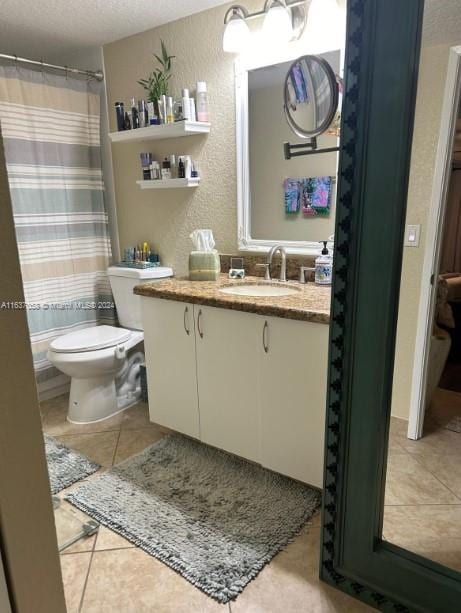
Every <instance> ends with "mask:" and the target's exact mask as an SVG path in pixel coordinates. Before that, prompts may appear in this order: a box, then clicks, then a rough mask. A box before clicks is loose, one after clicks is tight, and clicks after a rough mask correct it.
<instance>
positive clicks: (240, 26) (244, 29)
mask: <svg viewBox="0 0 461 613" xmlns="http://www.w3.org/2000/svg"><path fill="white" fill-rule="evenodd" d="M249 39H250V29H249V27H248V25H247V23H246V21H245V19H244V18H243V17H242V15H239V14H238V13H233V15H232V16H231V18H230V19H229V21H228V22H227V23H226V27H225V28H224V36H223V41H222V47H223V50H224V51H226V52H227V53H240V52H241V51H243V50H244V49H245V47H246V46H247V45H248V42H249Z"/></svg>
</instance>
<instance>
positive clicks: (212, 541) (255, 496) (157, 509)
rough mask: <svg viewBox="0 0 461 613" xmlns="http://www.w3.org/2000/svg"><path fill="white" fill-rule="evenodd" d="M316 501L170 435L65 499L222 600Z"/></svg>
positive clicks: (286, 482) (313, 493)
mask: <svg viewBox="0 0 461 613" xmlns="http://www.w3.org/2000/svg"><path fill="white" fill-rule="evenodd" d="M320 498H321V496H320V493H319V492H318V491H317V490H314V489H312V488H310V487H308V486H306V485H303V484H301V483H298V482H297V481H293V480H292V479H289V478H288V477H283V476H281V475H277V474H275V473H272V472H270V471H268V470H265V469H264V468H262V467H260V466H258V465H255V464H251V463H249V462H246V461H245V460H242V459H240V458H236V457H235V456H232V455H230V454H227V453H225V452H223V451H219V450H217V449H214V448H211V447H208V446H206V445H204V444H201V443H198V442H196V441H193V440H191V439H188V438H186V437H183V436H180V435H176V434H173V435H170V436H167V437H165V438H163V439H162V440H160V441H159V442H157V443H155V444H154V445H152V446H151V447H148V448H147V449H145V450H144V451H143V452H142V453H140V454H139V455H137V456H133V457H132V458H129V459H128V460H126V461H125V462H123V463H121V464H119V465H118V466H115V467H113V468H111V469H110V470H108V471H107V472H105V473H104V474H102V475H101V476H97V477H95V478H94V479H91V480H90V481H88V482H86V483H84V484H82V485H81V487H79V488H77V489H76V490H74V491H72V492H71V493H69V494H68V495H67V496H66V499H67V500H69V502H71V503H72V504H74V505H75V506H76V507H78V508H79V509H81V510H82V511H84V512H85V513H87V514H88V515H90V516H91V517H93V518H95V519H96V520H97V521H99V522H100V523H102V524H104V525H106V526H108V527H109V528H111V529H112V530H114V531H115V532H118V533H119V534H121V535H122V536H124V537H125V538H127V539H128V540H130V541H131V542H132V543H134V544H135V545H137V546H139V547H140V548H141V549H143V550H144V551H146V552H147V553H149V554H151V555H153V556H155V557H156V558H158V559H159V560H161V561H162V562H164V563H165V564H167V565H168V566H170V567H171V568H173V569H174V570H176V571H177V572H178V573H180V574H181V575H182V576H183V577H184V578H185V579H187V580H188V581H190V582H191V583H192V584H193V585H195V586H196V587H198V588H200V589H201V590H203V591H204V592H205V593H206V594H208V595H209V596H212V597H213V598H215V599H216V600H218V601H219V602H222V603H225V602H228V601H229V600H231V599H233V598H235V597H236V596H237V595H238V594H239V593H240V592H241V591H242V590H243V588H244V587H245V586H246V585H247V583H248V582H249V581H251V579H253V578H254V577H255V576H256V575H257V574H258V573H259V571H260V570H261V569H262V568H263V567H264V566H265V565H266V564H267V563H268V562H270V560H271V559H272V558H273V557H274V555H275V554H276V553H278V552H279V551H280V550H281V549H283V548H284V547H285V546H286V545H287V544H288V543H289V542H290V541H291V540H292V538H293V537H294V536H295V535H296V534H297V533H298V532H299V530H300V529H301V528H302V526H303V525H304V524H305V523H306V521H308V520H309V519H310V518H311V517H312V515H313V514H314V512H315V511H316V510H317V509H318V508H319V506H320Z"/></svg>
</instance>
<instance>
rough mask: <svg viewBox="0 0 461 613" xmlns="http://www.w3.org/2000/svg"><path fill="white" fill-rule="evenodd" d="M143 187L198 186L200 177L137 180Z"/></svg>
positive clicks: (171, 187)
mask: <svg viewBox="0 0 461 613" xmlns="http://www.w3.org/2000/svg"><path fill="white" fill-rule="evenodd" d="M136 183H137V184H138V185H139V187H140V188H141V189H174V188H178V187H179V188H183V187H198V185H199V183H200V178H195V177H194V178H191V179H152V180H150V181H149V180H148V181H136Z"/></svg>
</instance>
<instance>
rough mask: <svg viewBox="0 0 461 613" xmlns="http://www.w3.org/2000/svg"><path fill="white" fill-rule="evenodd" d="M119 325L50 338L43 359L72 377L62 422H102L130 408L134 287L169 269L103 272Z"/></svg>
mask: <svg viewBox="0 0 461 613" xmlns="http://www.w3.org/2000/svg"><path fill="white" fill-rule="evenodd" d="M107 272H108V276H109V281H110V284H111V288H112V292H113V295H114V301H115V305H116V307H117V314H118V318H119V321H120V324H121V326H123V327H116V326H107V325H102V326H93V327H88V328H83V329H81V330H77V331H75V332H71V333H69V334H64V335H62V336H59V337H57V338H56V339H54V340H53V341H52V342H51V344H50V346H49V349H48V359H49V360H50V362H51V363H52V364H53V365H54V366H55V367H56V368H58V369H59V370H60V371H61V372H63V373H64V374H66V375H68V376H69V377H71V384H70V397H69V409H68V414H67V420H68V421H70V422H71V423H75V424H89V423H93V422H97V421H101V420H103V419H107V418H109V417H112V416H113V415H116V414H117V413H119V412H121V411H124V410H125V409H127V408H129V407H130V406H132V405H133V404H135V403H136V402H137V401H138V400H139V398H140V396H141V384H140V365H141V364H142V363H143V362H144V353H143V352H142V351H141V349H142V341H143V340H144V332H143V331H142V321H141V306H140V298H139V296H136V295H134V294H133V288H134V286H135V285H138V284H139V283H142V282H144V281H149V282H154V281H155V280H159V279H162V278H165V277H170V276H172V274H173V271H172V270H171V268H166V267H156V268H152V269H147V270H144V269H143V270H139V269H133V268H123V267H119V266H112V267H110V268H109V269H108V271H107Z"/></svg>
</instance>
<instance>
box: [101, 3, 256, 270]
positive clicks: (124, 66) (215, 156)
mask: <svg viewBox="0 0 461 613" xmlns="http://www.w3.org/2000/svg"><path fill="white" fill-rule="evenodd" d="M260 4H261V3H260V2H258V1H255V0H251V2H247V3H246V6H247V7H248V8H249V9H253V8H254V9H257V8H260ZM225 11H226V6H223V7H218V8H216V9H212V10H209V11H205V12H203V13H198V14H195V15H192V16H191V17H187V18H185V19H180V20H178V21H175V22H173V23H169V24H166V25H164V26H161V27H159V28H155V29H153V30H148V31H146V32H142V33H141V34H137V35H136V36H131V37H129V38H126V39H123V40H120V41H117V42H115V43H111V44H109V45H106V46H105V47H104V64H105V71H106V79H107V91H108V105H109V117H110V121H111V129H112V130H115V113H114V103H115V102H116V101H118V100H123V101H124V102H125V104H129V102H130V99H131V97H132V96H134V97H135V98H136V99H138V98H144V97H145V93H144V90H143V89H142V88H141V87H140V86H139V85H137V83H136V82H137V80H138V79H139V78H142V77H145V76H146V75H147V74H148V73H149V72H150V71H151V70H152V67H153V62H152V53H153V52H156V53H158V51H159V47H160V39H163V40H164V41H165V44H166V46H167V49H168V51H169V52H170V53H171V54H173V55H176V59H175V60H174V68H173V78H172V80H171V90H172V92H173V93H174V95H176V96H178V95H179V94H180V92H181V88H182V87H189V88H195V83H196V81H198V80H203V81H206V82H207V86H208V98H209V110H210V118H211V122H212V130H211V134H209V136H208V137H201V136H194V137H191V138H183V139H175V140H170V141H162V142H150V143H144V144H139V145H138V144H130V145H127V144H116V145H113V146H112V153H113V164H114V175H115V190H116V199H117V213H118V226H119V235H120V245H121V248H122V250H123V248H124V247H126V246H129V245H133V244H136V243H139V242H140V241H142V240H147V241H149V242H150V243H152V245H153V246H154V247H155V248H156V249H157V250H158V251H159V252H160V255H161V257H162V259H163V261H164V263H166V264H169V265H171V266H173V268H174V270H175V272H176V273H177V274H184V273H186V271H187V258H188V254H189V251H190V250H191V248H192V243H191V241H190V239H189V234H190V233H191V232H192V230H194V229H195V228H211V229H212V230H213V233H214V235H215V239H216V246H217V248H218V249H219V250H220V251H221V252H235V251H236V249H237V207H236V200H237V185H236V150H235V96H234V56H233V55H231V54H228V53H227V54H226V53H224V52H223V50H222V35H223V18H224V13H225ZM141 151H151V152H152V153H154V154H155V155H156V157H157V159H158V158H161V156H164V155H166V154H169V153H176V154H181V153H188V154H191V155H192V157H193V158H195V159H197V161H198V164H199V169H200V172H201V174H202V180H201V184H200V187H199V188H198V189H196V190H193V189H184V190H155V191H149V190H145V191H141V190H140V189H139V188H138V186H137V185H136V183H135V181H136V180H137V179H140V178H141V176H140V175H141V167H140V163H139V153H140V152H141Z"/></svg>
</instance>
